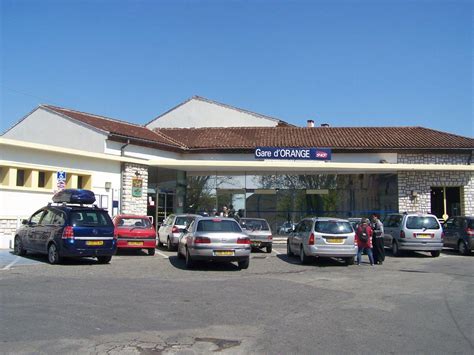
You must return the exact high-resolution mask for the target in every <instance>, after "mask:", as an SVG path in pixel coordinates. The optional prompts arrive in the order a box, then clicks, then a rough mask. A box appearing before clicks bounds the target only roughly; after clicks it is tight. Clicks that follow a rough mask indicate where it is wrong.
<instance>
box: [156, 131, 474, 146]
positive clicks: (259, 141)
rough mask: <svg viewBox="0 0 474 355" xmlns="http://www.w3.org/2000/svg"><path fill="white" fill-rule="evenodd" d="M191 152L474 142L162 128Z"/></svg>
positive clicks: (436, 136)
mask: <svg viewBox="0 0 474 355" xmlns="http://www.w3.org/2000/svg"><path fill="white" fill-rule="evenodd" d="M155 131H156V132H160V133H162V134H163V135H165V136H167V137H170V138H172V139H173V140H175V141H179V142H181V143H182V145H183V146H186V147H187V148H188V149H190V150H208V149H213V150H228V149H254V148H255V147H256V146H263V147H319V148H324V147H328V148H334V149H359V150H362V149H364V150H377V149H382V150H386V149H414V150H416V149H474V139H472V138H467V137H461V136H457V135H454V134H450V133H445V132H440V131H435V130H432V129H427V128H423V127H312V128H307V127H240V128H159V129H155Z"/></svg>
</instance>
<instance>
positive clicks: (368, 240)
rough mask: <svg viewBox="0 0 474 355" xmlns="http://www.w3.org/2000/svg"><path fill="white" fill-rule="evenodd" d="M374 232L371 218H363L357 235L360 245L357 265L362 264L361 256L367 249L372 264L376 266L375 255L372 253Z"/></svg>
mask: <svg viewBox="0 0 474 355" xmlns="http://www.w3.org/2000/svg"><path fill="white" fill-rule="evenodd" d="M372 234H373V230H372V228H370V225H369V220H368V219H367V218H364V219H362V221H361V224H360V225H359V228H357V232H356V236H355V237H356V242H357V247H358V250H357V265H360V258H361V256H362V253H363V252H364V250H365V251H367V255H368V256H369V261H370V265H372V266H374V256H373V254H372Z"/></svg>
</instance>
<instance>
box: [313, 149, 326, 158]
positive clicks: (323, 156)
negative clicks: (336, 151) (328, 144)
mask: <svg viewBox="0 0 474 355" xmlns="http://www.w3.org/2000/svg"><path fill="white" fill-rule="evenodd" d="M315 156H316V158H319V159H325V158H327V157H328V153H327V152H323V151H321V150H317V151H316V152H315Z"/></svg>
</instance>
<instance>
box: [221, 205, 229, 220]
mask: <svg viewBox="0 0 474 355" xmlns="http://www.w3.org/2000/svg"><path fill="white" fill-rule="evenodd" d="M221 217H229V210H228V209H227V206H226V205H224V206H223V207H222V212H221Z"/></svg>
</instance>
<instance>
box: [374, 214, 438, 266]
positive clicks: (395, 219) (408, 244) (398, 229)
mask: <svg viewBox="0 0 474 355" xmlns="http://www.w3.org/2000/svg"><path fill="white" fill-rule="evenodd" d="M383 225H384V245H385V247H387V248H392V254H393V255H394V256H399V255H400V252H401V251H402V250H415V251H429V252H430V253H431V255H432V256H433V257H438V256H439V255H440V253H441V250H442V249H443V237H444V233H443V228H442V227H441V224H440V223H439V221H438V218H436V216H435V215H432V214H425V213H403V214H402V213H392V214H389V215H387V216H386V217H385V219H384V222H383Z"/></svg>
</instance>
